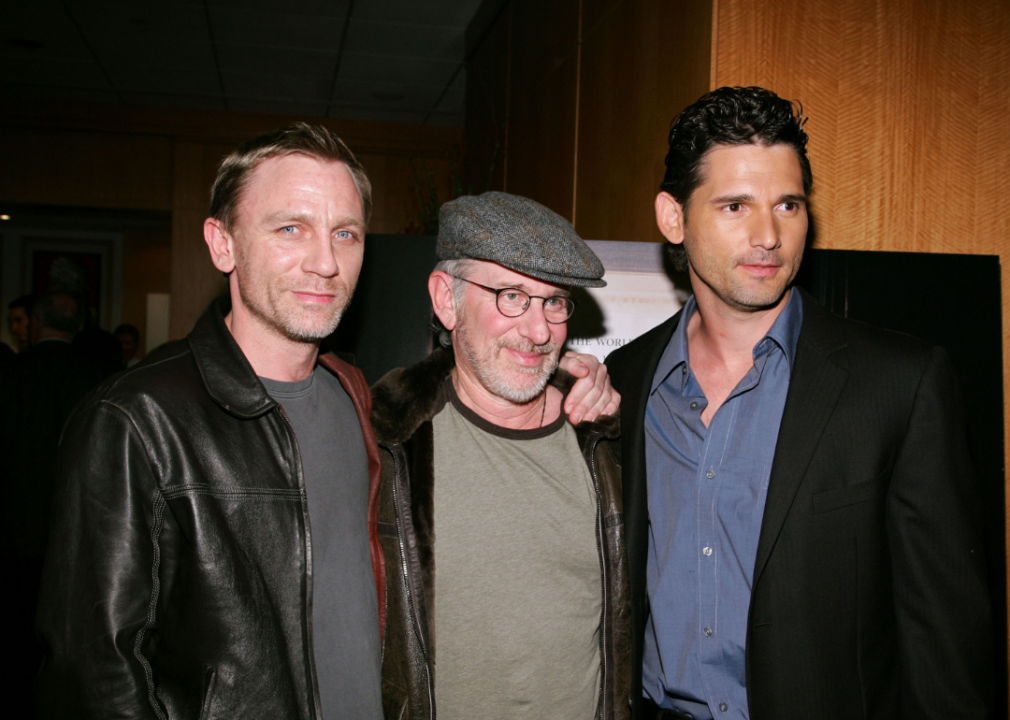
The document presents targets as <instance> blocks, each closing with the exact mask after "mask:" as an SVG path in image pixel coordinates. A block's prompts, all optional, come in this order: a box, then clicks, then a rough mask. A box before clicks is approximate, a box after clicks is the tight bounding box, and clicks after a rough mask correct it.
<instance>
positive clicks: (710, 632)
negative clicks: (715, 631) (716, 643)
mask: <svg viewBox="0 0 1010 720" xmlns="http://www.w3.org/2000/svg"><path fill="white" fill-rule="evenodd" d="M702 632H703V633H705V637H712V628H705V629H704V630H702Z"/></svg>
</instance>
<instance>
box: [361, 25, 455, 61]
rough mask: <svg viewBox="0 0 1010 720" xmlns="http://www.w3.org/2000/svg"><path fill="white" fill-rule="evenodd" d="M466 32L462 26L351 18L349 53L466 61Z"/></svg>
mask: <svg viewBox="0 0 1010 720" xmlns="http://www.w3.org/2000/svg"><path fill="white" fill-rule="evenodd" d="M464 45H465V43H464V33H463V32H462V31H460V29H459V28H447V27H439V26H432V25H425V26H418V25H405V24H401V23H388V22H375V21H371V20H359V19H358V18H354V19H353V20H351V27H350V30H349V31H348V33H347V48H346V51H347V52H364V53H372V54H379V53H382V54H390V55H397V56H406V57H424V58H440V59H443V60H455V61H457V62H459V61H461V60H463V55H464Z"/></svg>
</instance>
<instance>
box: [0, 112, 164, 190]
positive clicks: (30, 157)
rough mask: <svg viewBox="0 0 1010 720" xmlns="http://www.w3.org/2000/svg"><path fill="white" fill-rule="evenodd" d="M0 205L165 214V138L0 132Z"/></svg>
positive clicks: (28, 130)
mask: <svg viewBox="0 0 1010 720" xmlns="http://www.w3.org/2000/svg"><path fill="white" fill-rule="evenodd" d="M0 157H2V158H3V172H2V173H0V199H2V200H4V201H6V202H25V203H43V204H46V205H74V206H86V207H101V208H131V209H134V208H143V209H150V210H169V209H171V207H172V141H171V139H170V138H167V137H158V136H154V135H135V134H109V133H101V132H91V131H66V130H48V129H34V128H26V127H0Z"/></svg>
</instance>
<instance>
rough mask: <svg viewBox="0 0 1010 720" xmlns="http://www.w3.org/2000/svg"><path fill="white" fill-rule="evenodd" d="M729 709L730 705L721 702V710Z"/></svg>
mask: <svg viewBox="0 0 1010 720" xmlns="http://www.w3.org/2000/svg"><path fill="white" fill-rule="evenodd" d="M727 710H729V705H727V704H726V703H719V712H726V711H727Z"/></svg>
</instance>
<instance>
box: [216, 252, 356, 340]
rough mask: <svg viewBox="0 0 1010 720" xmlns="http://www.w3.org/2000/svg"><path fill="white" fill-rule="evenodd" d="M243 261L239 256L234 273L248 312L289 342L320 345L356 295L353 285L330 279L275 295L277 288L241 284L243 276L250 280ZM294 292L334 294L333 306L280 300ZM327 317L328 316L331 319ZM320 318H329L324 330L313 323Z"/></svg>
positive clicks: (281, 291)
mask: <svg viewBox="0 0 1010 720" xmlns="http://www.w3.org/2000/svg"><path fill="white" fill-rule="evenodd" d="M244 260H245V259H244V258H242V257H239V258H238V260H237V266H236V268H235V270H234V271H233V272H237V273H238V277H237V280H238V292H239V297H240V298H241V299H242V302H243V303H244V304H245V306H246V308H247V309H248V310H249V313H250V314H251V315H253V316H254V317H256V318H257V319H258V320H260V321H261V322H262V323H263V324H265V325H267V326H268V327H270V328H273V329H274V330H275V331H277V332H278V333H279V334H280V335H282V336H283V337H285V338H287V339H288V340H292V341H294V342H300V343H317V342H319V341H320V340H322V339H323V338H325V337H327V336H329V335H331V334H333V332H334V331H335V330H336V329H337V326H338V325H339V324H340V320H341V318H342V317H343V315H344V311H345V310H347V306H348V305H349V304H350V302H351V298H352V297H353V296H354V287H353V286H351V287H350V288H347V287H345V286H344V285H342V284H341V283H340V282H339V281H337V280H328V281H324V282H322V283H315V284H308V285H305V286H304V287H283V288H279V289H278V292H277V293H276V294H273V292H272V291H273V290H274V287H272V286H271V285H270V284H269V283H264V284H262V285H258V286H253V287H250V286H249V284H248V283H243V282H242V277H243V276H245V277H248V274H246V273H245V272H243V271H244V270H245V269H246V268H247V267H248V265H247V264H246V263H245V262H244ZM276 281H280V282H283V278H278V279H276ZM292 290H298V291H314V292H327V293H333V294H334V300H333V304H332V305H330V306H329V307H325V308H319V309H317V310H316V309H312V308H308V307H299V306H298V305H297V304H295V305H294V306H290V305H289V306H287V307H285V306H284V304H283V303H281V302H280V299H281V298H283V297H284V296H285V294H287V293H290V292H291V291H292ZM290 301H291V302H292V303H296V302H297V301H295V299H294V297H293V296H291V297H290ZM327 314H329V316H328V317H327ZM318 317H325V318H326V321H325V323H324V324H323V325H322V326H321V327H320V326H318V324H317V322H313V320H314V319H316V318H318Z"/></svg>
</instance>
